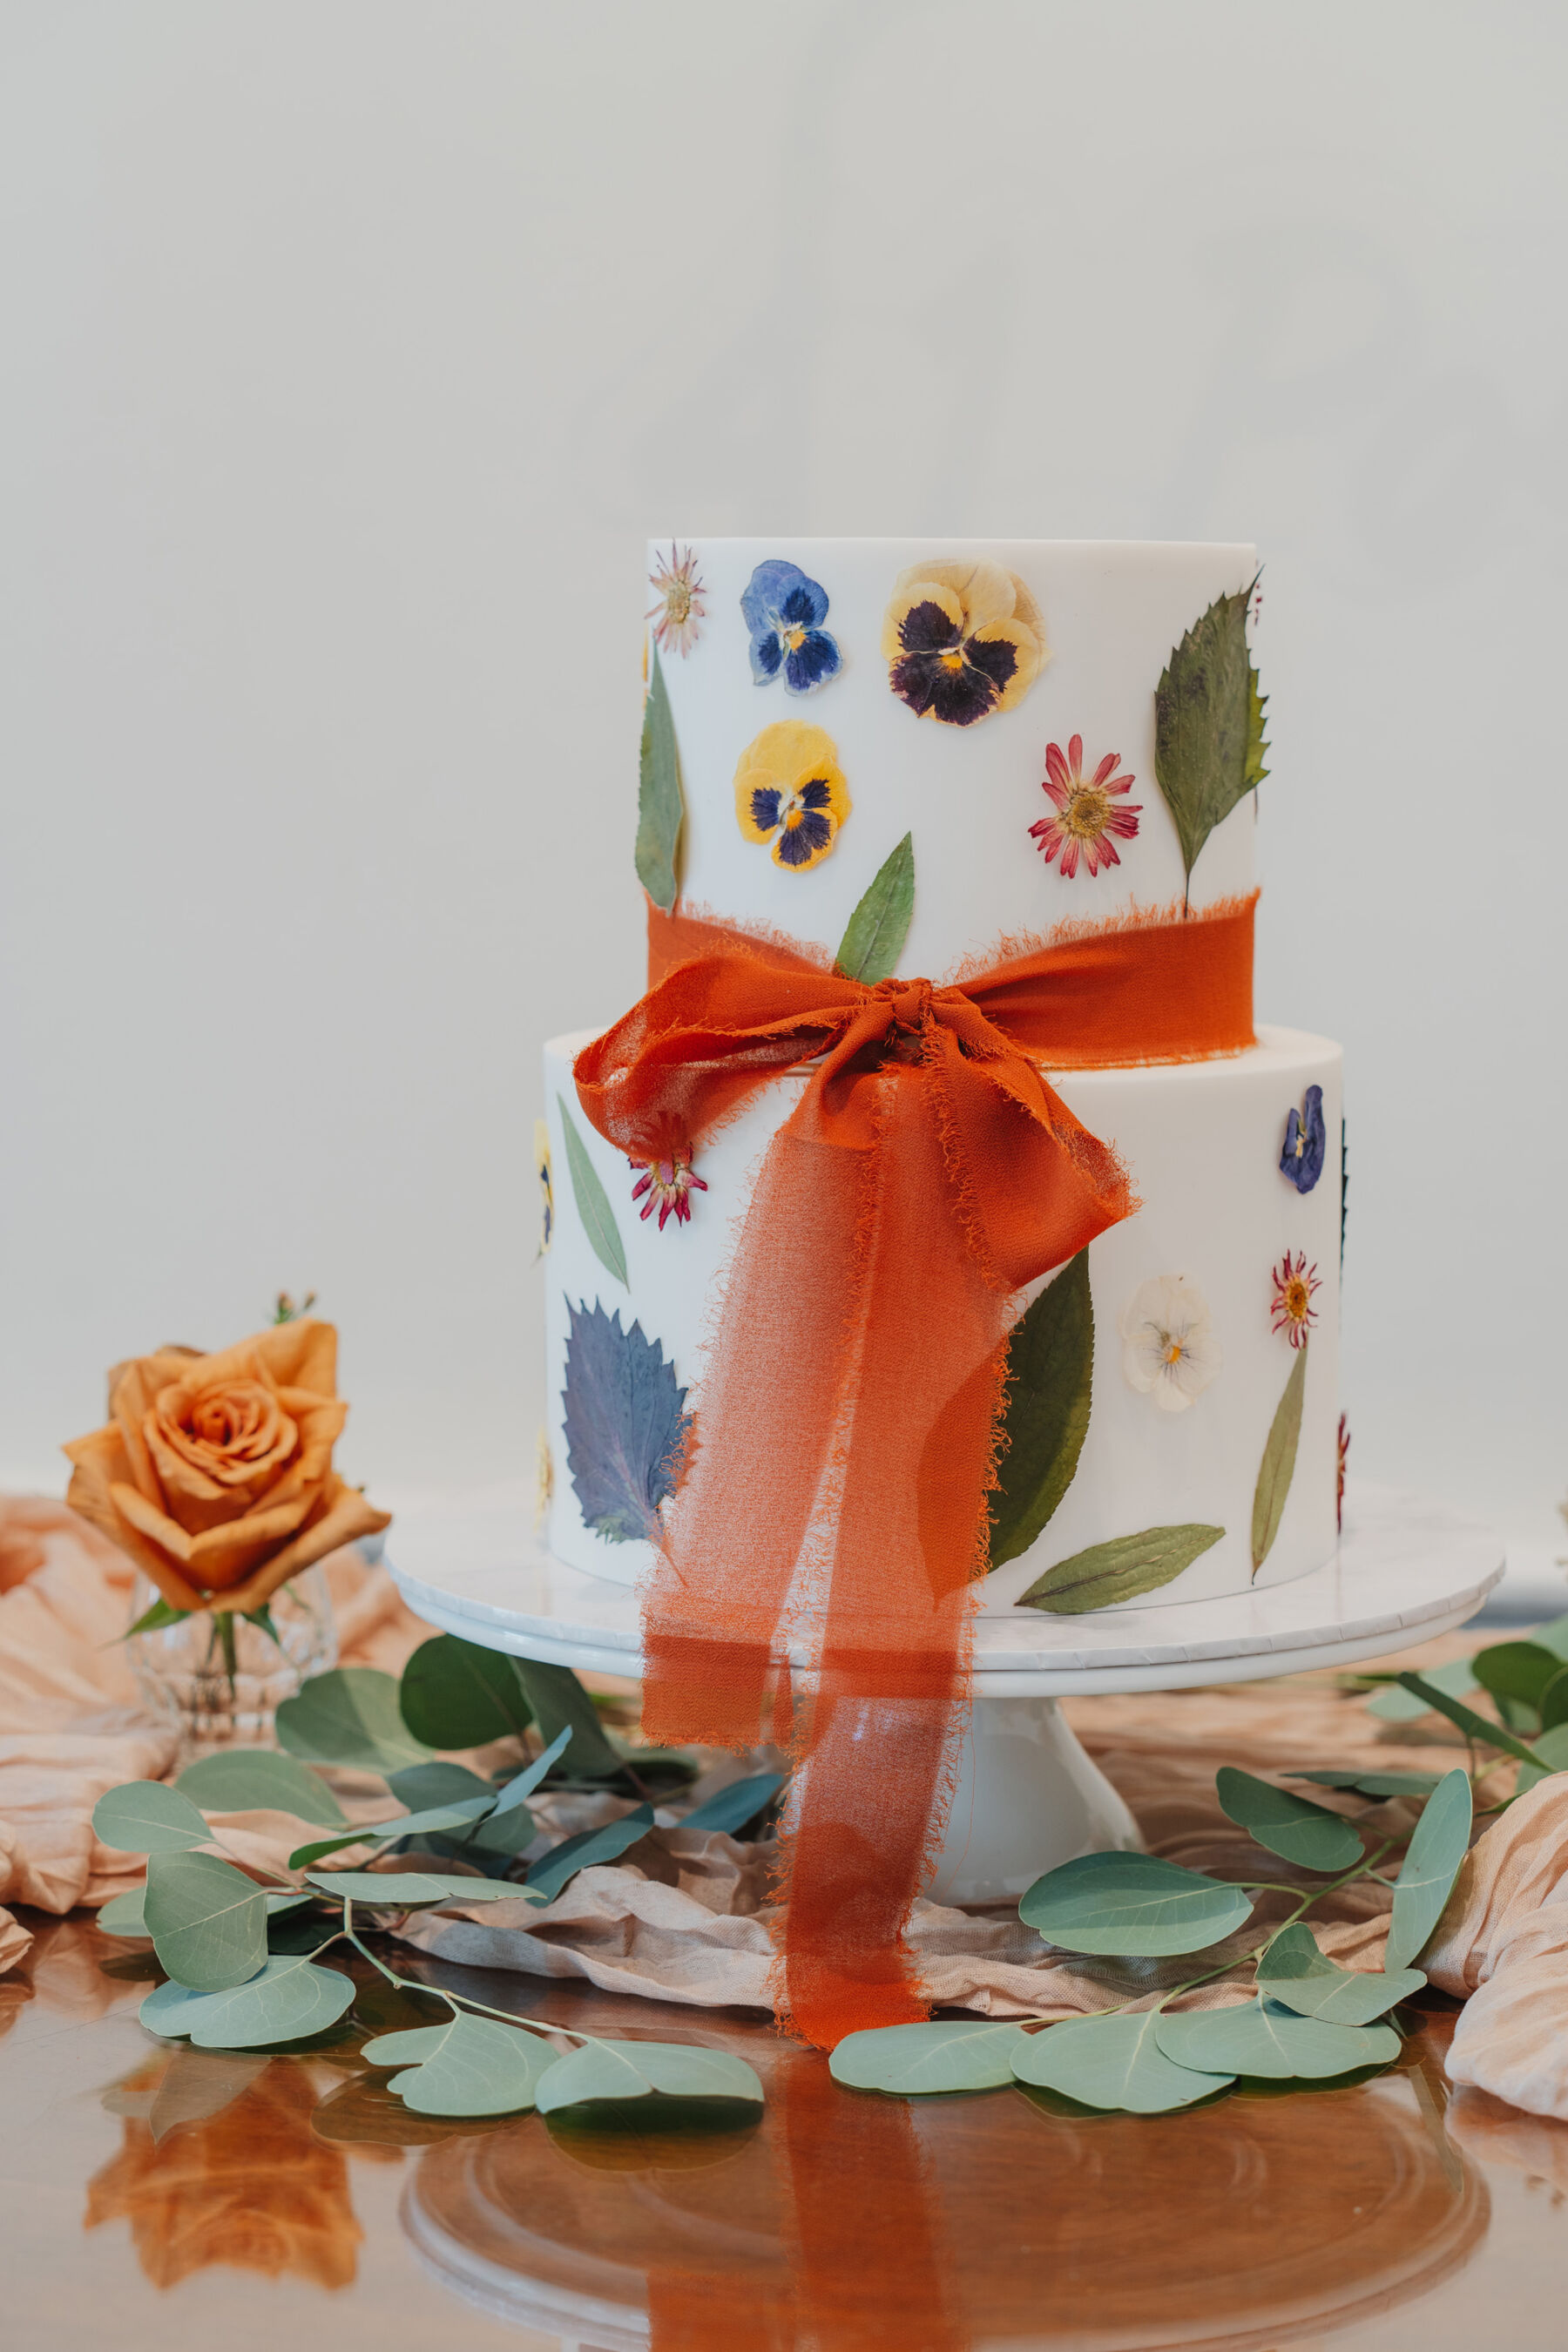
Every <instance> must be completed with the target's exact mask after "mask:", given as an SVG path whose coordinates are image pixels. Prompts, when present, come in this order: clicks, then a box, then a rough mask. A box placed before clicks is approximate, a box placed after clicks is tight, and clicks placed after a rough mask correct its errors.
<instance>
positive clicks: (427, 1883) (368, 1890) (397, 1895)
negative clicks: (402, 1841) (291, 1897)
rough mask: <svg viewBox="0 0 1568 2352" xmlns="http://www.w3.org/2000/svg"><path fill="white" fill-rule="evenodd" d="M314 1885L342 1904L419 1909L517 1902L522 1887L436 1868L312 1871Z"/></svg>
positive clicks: (390, 1909) (374, 1909)
mask: <svg viewBox="0 0 1568 2352" xmlns="http://www.w3.org/2000/svg"><path fill="white" fill-rule="evenodd" d="M310 1884H311V1885H312V1886H319V1887H320V1888H321V1892H322V1894H323V1895H331V1896H332V1897H333V1898H334V1900H335V1901H337V1902H339V1903H344V1902H348V1903H357V1904H359V1905H360V1906H362V1908H363V1909H364V1910H367V1911H418V1910H422V1909H424V1908H426V1906H437V1907H438V1906H440V1905H441V1904H443V1903H504V1902H507V1901H515V1900H516V1899H517V1897H518V1896H519V1895H521V1893H522V1889H521V1886H509V1885H506V1884H505V1883H504V1881H498V1880H496V1879H493V1878H466V1877H462V1876H459V1875H458V1873H456V1872H452V1873H450V1874H447V1873H445V1872H441V1871H433V1870H312V1871H311V1872H310Z"/></svg>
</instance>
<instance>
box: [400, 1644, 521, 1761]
mask: <svg viewBox="0 0 1568 2352" xmlns="http://www.w3.org/2000/svg"><path fill="white" fill-rule="evenodd" d="M398 1700H399V1704H400V1705H401V1706H402V1709H403V1720H404V1722H405V1724H406V1725H407V1726H408V1728H409V1730H410V1731H411V1732H412V1733H413V1734H414V1737H415V1738H416V1739H418V1740H422V1741H423V1742H424V1744H425V1746H426V1748H481V1747H483V1746H484V1744H485V1742H486V1741H487V1740H490V1739H505V1738H508V1737H509V1736H510V1735H511V1734H513V1733H515V1732H520V1731H526V1730H527V1728H528V1727H529V1725H530V1724H531V1722H532V1720H533V1709H532V1708H531V1706H529V1704H528V1701H527V1699H526V1698H525V1697H524V1696H523V1693H522V1685H521V1682H519V1680H518V1676H517V1668H516V1666H515V1665H514V1664H513V1663H512V1661H511V1659H510V1658H509V1657H508V1655H507V1654H506V1652H505V1651H504V1650H482V1649H480V1648H479V1644H478V1643H474V1642H464V1641H459V1639H458V1636H457V1634H456V1633H437V1635H436V1636H435V1639H434V1640H433V1641H429V1642H422V1643H420V1645H419V1647H418V1649H416V1651H415V1653H414V1655H413V1656H412V1657H411V1658H410V1659H409V1661H408V1664H406V1665H405V1667H404V1669H403V1680H402V1683H401V1684H400V1685H399V1686H398Z"/></svg>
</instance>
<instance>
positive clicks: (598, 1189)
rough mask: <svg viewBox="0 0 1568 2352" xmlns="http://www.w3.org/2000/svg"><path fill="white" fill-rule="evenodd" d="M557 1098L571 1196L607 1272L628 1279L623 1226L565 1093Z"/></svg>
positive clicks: (594, 1250)
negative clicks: (619, 1223)
mask: <svg viewBox="0 0 1568 2352" xmlns="http://www.w3.org/2000/svg"><path fill="white" fill-rule="evenodd" d="M555 1099H556V1101H557V1102H558V1103H559V1104H560V1106H561V1132H562V1134H563V1136H564V1138H565V1139H566V1165H567V1168H568V1170H569V1171H571V1177H572V1197H573V1199H574V1201H575V1202H576V1203H577V1214H578V1215H579V1216H580V1217H581V1218H582V1220H583V1231H584V1233H585V1234H587V1236H588V1246H589V1248H590V1249H591V1250H592V1251H593V1253H594V1255H595V1257H596V1258H597V1259H598V1261H599V1264H600V1265H602V1266H604V1267H605V1270H606V1272H608V1273H610V1274H613V1275H614V1276H615V1277H616V1281H617V1282H620V1283H625V1282H626V1245H625V1244H624V1243H623V1242H622V1240H621V1229H620V1227H619V1225H617V1224H616V1213H615V1211H614V1210H613V1209H612V1208H611V1206H610V1196H609V1194H608V1193H607V1192H605V1188H604V1186H603V1184H601V1183H600V1181H599V1179H598V1176H597V1175H596V1173H595V1168H594V1163H593V1161H592V1160H590V1159H589V1157H588V1148H587V1146H586V1144H585V1143H584V1140H583V1139H582V1137H581V1136H580V1135H579V1134H578V1132H577V1129H576V1128H575V1126H574V1124H573V1119H572V1114H571V1112H570V1111H569V1110H568V1109H567V1108H566V1103H565V1099H564V1097H563V1096H561V1095H557V1096H556V1097H555ZM627 1287H628V1288H629V1285H627Z"/></svg>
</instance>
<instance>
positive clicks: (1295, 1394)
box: [1252, 1340, 1307, 1576]
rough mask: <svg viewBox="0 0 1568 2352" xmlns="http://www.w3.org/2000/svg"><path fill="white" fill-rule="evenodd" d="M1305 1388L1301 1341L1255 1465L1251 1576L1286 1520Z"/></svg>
mask: <svg viewBox="0 0 1568 2352" xmlns="http://www.w3.org/2000/svg"><path fill="white" fill-rule="evenodd" d="M1306 1386H1307V1342H1306V1341H1305V1340H1303V1342H1302V1344H1301V1345H1300V1347H1299V1348H1298V1349H1296V1350H1295V1361H1294V1362H1293V1363H1292V1365H1291V1367H1290V1370H1289V1375H1288V1376H1287V1379H1286V1381H1285V1387H1284V1391H1283V1393H1282V1394H1281V1396H1280V1399H1279V1403H1278V1405H1276V1407H1275V1409H1274V1418H1273V1420H1272V1421H1271V1422H1270V1423H1269V1424H1268V1437H1267V1439H1266V1440H1265V1442H1264V1447H1263V1459H1262V1461H1261V1463H1260V1464H1259V1465H1258V1485H1257V1486H1256V1488H1255V1489H1254V1491H1253V1496H1252V1573H1253V1575H1254V1576H1256V1575H1257V1574H1258V1570H1259V1569H1260V1568H1261V1567H1262V1565H1263V1563H1264V1561H1265V1560H1266V1559H1268V1555H1269V1553H1270V1552H1271V1551H1272V1550H1273V1549H1274V1538H1275V1537H1276V1536H1277V1535H1278V1534H1279V1522H1280V1520H1281V1519H1282V1518H1283V1517H1284V1516H1285V1498H1286V1496H1288V1495H1289V1492H1290V1481H1291V1479H1292V1478H1293V1477H1294V1476H1295V1475H1296V1447H1297V1444H1298V1443H1299V1442H1300V1435H1301V1399H1302V1396H1303V1395H1304V1393H1305V1391H1306Z"/></svg>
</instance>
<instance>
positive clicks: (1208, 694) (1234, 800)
mask: <svg viewBox="0 0 1568 2352" xmlns="http://www.w3.org/2000/svg"><path fill="white" fill-rule="evenodd" d="M1257 570H1258V562H1257V556H1256V553H1255V551H1254V550H1253V549H1252V548H1250V547H1222V546H1214V547H1209V546H1188V545H1181V544H1168V545H1163V544H1159V543H1151V544H1142V543H1139V542H1136V541H1124V542H1120V543H1118V542H1114V541H1113V542H1110V543H1107V542H1104V541H1073V540H979V539H976V540H939V539H776V540H775V539H768V540H763V539H707V540H698V541H690V542H687V541H674V542H671V541H659V542H658V544H657V545H653V546H650V548H649V551H648V572H649V579H650V583H651V587H652V593H653V599H654V602H653V608H652V611H651V612H650V614H649V618H650V621H651V622H652V624H653V635H654V639H655V644H656V646H657V648H658V665H659V670H660V673H661V676H662V679H663V684H664V688H665V690H666V691H667V693H668V703H669V711H670V716H671V719H672V720H673V728H674V736H675V744H676V750H677V752H678V755H679V773H680V782H681V788H682V792H683V795H684V800H685V815H684V820H683V823H682V825H681V830H680V843H679V852H678V855H677V859H676V867H675V871H676V876H677V878H678V881H679V893H680V903H681V905H682V907H683V908H687V909H688V910H691V911H697V910H701V911H704V912H707V913H710V914H712V915H716V916H720V917H722V918H724V919H727V920H730V921H733V922H738V923H741V924H747V925H752V926H755V925H757V924H759V923H763V924H767V925H770V926H772V927H773V928H774V929H777V930H780V931H782V932H784V933H786V934H787V935H788V936H789V937H791V938H793V939H795V940H802V941H809V942H812V943H814V944H816V945H818V946H820V947H823V948H825V949H826V950H827V951H828V953H829V954H833V953H835V952H836V951H837V949H838V947H839V944H840V941H841V940H843V937H844V933H845V928H846V926H847V923H848V921H849V919H850V916H851V915H852V914H853V912H854V910H855V908H856V907H857V905H858V902H859V900H860V899H861V898H862V896H863V894H864V893H865V891H866V889H867V887H868V884H869V883H870V882H871V880H872V877H874V876H875V875H876V874H877V872H878V870H879V868H880V867H881V866H882V865H883V863H884V861H885V860H886V859H887V858H888V856H889V853H890V852H891V851H892V850H893V849H894V848H895V846H896V845H898V843H899V842H900V840H901V839H902V837H903V836H904V835H905V834H908V835H910V836H911V843H912V850H913V857H914V866H915V874H916V887H915V890H914V909H913V919H912V921H911V922H910V930H909V936H908V940H907V941H906V943H905V946H904V949H903V951H902V953H901V954H900V957H899V969H900V971H902V972H904V973H907V974H913V973H917V972H920V973H924V974H925V975H927V976H928V977H929V978H931V979H937V980H940V979H942V978H943V977H944V976H946V975H947V974H948V973H950V972H951V971H952V970H953V969H954V967H955V966H957V965H958V964H959V963H961V962H962V961H963V960H964V959H965V958H966V957H967V956H970V955H973V954H975V953H978V952H980V951H982V950H985V949H988V948H990V947H991V946H992V945H993V944H994V941H995V940H997V939H998V938H1000V937H1004V936H1008V935H1016V934H1018V933H1040V932H1045V931H1048V930H1049V929H1052V927H1053V926H1054V925H1056V924H1058V923H1059V922H1061V921H1062V920H1063V919H1074V920H1089V921H1096V922H1098V921H1103V920H1104V919H1107V918H1108V917H1110V916H1114V915H1117V914H1120V913H1123V912H1125V911H1126V910H1127V909H1128V908H1131V907H1132V906H1134V905H1136V906H1138V907H1140V908H1152V907H1158V906H1165V905H1169V904H1171V903H1172V902H1173V901H1175V902H1177V903H1180V901H1181V900H1182V899H1183V898H1184V896H1185V897H1187V898H1188V903H1189V904H1190V905H1192V906H1193V907H1194V908H1198V907H1207V906H1211V905H1212V904H1213V903H1214V902H1215V900H1216V899H1221V898H1236V897H1239V896H1242V895H1244V894H1245V893H1247V891H1249V890H1250V889H1251V888H1252V887H1253V881H1254V855H1253V851H1254V830H1255V810H1256V802H1255V800H1254V798H1253V795H1252V793H1251V792H1250V791H1249V790H1247V789H1246V787H1247V786H1248V785H1250V784H1251V783H1252V782H1256V780H1257V776H1258V773H1259V772H1261V754H1262V750H1263V746H1262V722H1261V704H1260V702H1259V701H1258V694H1257V688H1256V680H1255V678H1254V677H1253V676H1252V673H1251V672H1250V669H1249V668H1248V656H1247V644H1246V628H1245V624H1246V616H1247V591H1248V589H1249V588H1250V586H1251V584H1252V583H1253V581H1254V579H1255V576H1256V573H1257ZM1189 633H1191V634H1189ZM1184 639H1186V640H1187V642H1186V644H1185V645H1184ZM1189 864H1190V874H1189ZM646 878H647V874H646V870H645V879H646ZM655 895H656V896H658V889H657V888H656V889H655Z"/></svg>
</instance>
